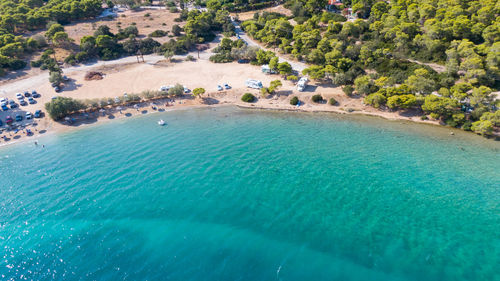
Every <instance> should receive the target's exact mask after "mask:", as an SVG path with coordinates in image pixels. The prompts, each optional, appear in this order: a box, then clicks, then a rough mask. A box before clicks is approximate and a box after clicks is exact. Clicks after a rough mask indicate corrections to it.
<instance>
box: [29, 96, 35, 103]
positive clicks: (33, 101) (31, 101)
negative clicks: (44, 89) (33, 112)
mask: <svg viewBox="0 0 500 281" xmlns="http://www.w3.org/2000/svg"><path fill="white" fill-rule="evenodd" d="M28 102H29V103H30V104H34V103H36V100H35V99H34V98H32V97H29V98H28Z"/></svg>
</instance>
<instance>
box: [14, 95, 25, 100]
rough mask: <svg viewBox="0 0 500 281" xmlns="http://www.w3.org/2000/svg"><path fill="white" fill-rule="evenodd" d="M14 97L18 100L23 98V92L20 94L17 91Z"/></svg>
mask: <svg viewBox="0 0 500 281" xmlns="http://www.w3.org/2000/svg"><path fill="white" fill-rule="evenodd" d="M16 98H17V99H18V100H23V99H24V96H23V94H21V93H17V94H16Z"/></svg>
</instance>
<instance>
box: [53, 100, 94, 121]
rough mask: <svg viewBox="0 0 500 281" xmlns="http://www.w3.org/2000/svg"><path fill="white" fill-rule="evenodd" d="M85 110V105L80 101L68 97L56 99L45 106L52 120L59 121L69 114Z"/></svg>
mask: <svg viewBox="0 0 500 281" xmlns="http://www.w3.org/2000/svg"><path fill="white" fill-rule="evenodd" d="M84 108H85V105H84V104H83V103H82V102H81V101H78V100H75V99H72V98H67V97H56V98H55V99H53V100H52V101H50V102H48V103H46V104H45V110H47V113H48V114H49V116H50V118H52V119H54V120H59V119H61V118H64V117H65V116H67V115H68V114H71V113H74V112H77V111H79V110H82V109H84Z"/></svg>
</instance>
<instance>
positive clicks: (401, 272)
mask: <svg viewBox="0 0 500 281" xmlns="http://www.w3.org/2000/svg"><path fill="white" fill-rule="evenodd" d="M160 118H161V119H164V120H165V121H166V122H167V124H168V125H167V126H165V127H160V126H158V125H157V123H156V122H157V121H158V120H159V119H160ZM449 132H450V129H449V128H448V129H444V128H438V127H434V126H428V125H418V124H409V123H405V122H395V121H385V120H381V119H378V118H373V117H363V116H342V115H331V114H308V113H285V112H269V111H250V110H242V109H237V108H234V107H217V108H208V109H207V108H205V109H191V110H182V111H173V112H163V113H155V114H149V115H144V116H139V117H134V118H128V119H121V120H115V121H112V122H105V123H103V124H97V125H95V126H89V127H86V128H82V129H81V130H74V131H71V132H66V133H61V134H57V135H48V136H45V137H41V138H39V139H38V141H39V143H40V145H39V146H35V145H34V144H33V143H32V141H31V142H28V143H26V142H25V143H19V144H16V145H12V146H8V147H3V148H0V176H1V182H0V280H173V281H177V280H179V281H190V280H203V281H212V280H339V281H340V280H342V281H351V280H359V281H361V280H363V281H364V280H383V281H391V280H401V281H403V280H415V281H416V280H426V281H433V280H436V281H438V280H439V281H448V280H482V281H489V280H492V281H496V280H500V144H499V143H498V142H495V141H492V140H485V139H483V138H481V137H478V136H475V135H473V134H465V133H460V132H456V134H455V135H454V136H451V135H450V134H449ZM41 144H44V145H45V148H42V147H41Z"/></svg>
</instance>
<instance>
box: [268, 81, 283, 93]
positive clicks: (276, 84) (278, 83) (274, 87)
mask: <svg viewBox="0 0 500 281" xmlns="http://www.w3.org/2000/svg"><path fill="white" fill-rule="evenodd" d="M281 86H283V83H281V80H273V81H271V83H270V85H269V93H270V94H274V93H275V92H276V90H277V89H278V88H279V87H281Z"/></svg>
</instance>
